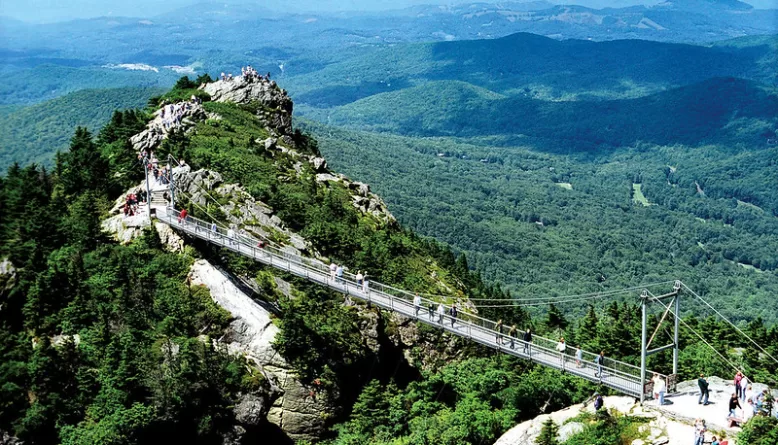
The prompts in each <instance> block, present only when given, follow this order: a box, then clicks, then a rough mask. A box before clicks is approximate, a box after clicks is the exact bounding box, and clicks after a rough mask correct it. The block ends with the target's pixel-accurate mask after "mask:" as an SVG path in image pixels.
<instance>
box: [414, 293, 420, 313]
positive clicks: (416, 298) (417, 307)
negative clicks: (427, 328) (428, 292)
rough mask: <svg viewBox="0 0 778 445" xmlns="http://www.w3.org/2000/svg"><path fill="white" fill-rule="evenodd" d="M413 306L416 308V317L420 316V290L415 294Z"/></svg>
mask: <svg viewBox="0 0 778 445" xmlns="http://www.w3.org/2000/svg"><path fill="white" fill-rule="evenodd" d="M413 308H414V309H415V310H416V318H419V311H420V310H421V296H420V295H419V293H418V292H416V295H414V296H413Z"/></svg>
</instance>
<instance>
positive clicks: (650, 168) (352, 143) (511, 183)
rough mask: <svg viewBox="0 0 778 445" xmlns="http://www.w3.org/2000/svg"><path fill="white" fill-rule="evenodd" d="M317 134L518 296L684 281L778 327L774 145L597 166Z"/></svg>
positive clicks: (676, 152) (524, 150) (740, 315)
mask: <svg viewBox="0 0 778 445" xmlns="http://www.w3.org/2000/svg"><path fill="white" fill-rule="evenodd" d="M308 128H309V129H310V130H311V131H312V132H313V133H314V134H315V135H316V137H317V138H318V140H319V141H320V144H321V147H322V151H323V152H324V154H325V155H326V156H327V157H328V159H330V160H331V162H332V164H333V165H334V166H335V167H336V168H338V169H340V170H341V171H344V172H346V173H347V174H349V175H351V176H353V177H355V178H359V179H361V180H364V181H366V182H369V183H370V184H372V185H373V186H374V187H375V189H376V191H377V192H378V193H380V194H381V195H382V196H384V197H385V199H386V200H387V202H388V203H389V204H390V206H391V208H392V209H393V211H394V212H395V214H396V216H397V217H398V218H399V219H400V220H401V221H402V222H404V223H405V224H407V225H408V226H409V227H411V228H413V229H414V230H417V231H418V232H419V233H421V234H424V235H429V236H435V237H436V238H438V239H439V240H441V241H444V242H446V243H448V244H449V245H451V246H452V247H454V248H455V249H456V250H457V251H461V252H466V253H467V256H468V260H469V261H470V264H471V265H472V266H474V267H476V268H477V269H478V270H480V271H481V272H482V273H483V274H484V276H485V277H487V278H488V279H489V280H492V281H495V282H500V283H503V284H504V285H506V287H507V289H509V290H510V291H511V292H512V293H513V295H515V296H516V297H531V296H548V297H553V296H560V295H575V294H581V293H588V292H596V291H599V290H609V289H619V288H625V287H632V286H639V285H641V284H646V283H654V282H663V281H668V280H674V279H681V280H683V281H684V282H685V283H687V284H688V285H689V286H690V287H691V288H693V289H696V290H697V292H698V293H700V294H701V295H703V296H704V297H705V298H707V299H709V300H710V301H711V302H712V303H713V304H714V305H715V306H716V307H717V308H718V309H719V310H721V311H723V312H724V313H725V314H726V315H727V316H728V317H732V318H733V319H736V320H742V321H750V320H754V319H756V318H757V317H762V318H763V319H764V320H766V321H767V322H768V323H769V324H771V325H772V324H773V323H775V322H776V320H777V319H776V314H778V306H776V303H775V299H774V298H773V295H775V293H776V291H778V275H776V270H777V269H776V267H778V256H776V253H775V252H776V251H778V238H776V236H777V235H778V220H776V218H775V215H778V201H776V197H775V194H774V193H772V192H771V189H770V188H769V186H768V184H774V183H776V181H778V177H777V176H776V169H775V163H776V162H778V151H776V149H774V148H771V149H767V150H761V151H753V152H744V153H741V154H739V155H735V156H731V155H730V153H729V151H728V148H727V147H717V146H706V147H700V148H689V147H683V146H669V147H657V146H653V145H648V144H640V145H637V146H635V147H632V148H629V149H624V150H619V151H617V152H615V153H613V154H609V155H603V156H599V157H595V158H594V159H588V158H581V157H576V156H562V155H554V154H544V153H539V152H537V151H535V150H532V149H531V148H530V147H505V148H499V147H494V146H488V145H487V144H488V143H489V142H490V141H489V140H488V139H485V140H480V139H471V140H462V139H454V138H406V137H400V136H390V135H376V134H372V133H363V132H354V131H344V130H337V129H333V128H332V127H324V126H320V125H318V124H315V125H314V124H310V125H309V126H308ZM388 148H390V149H388ZM636 185H637V187H636ZM697 185H699V186H700V188H701V190H702V192H701V193H700V192H698V190H697ZM635 190H639V195H638V193H636V191H635ZM641 199H642V201H641ZM570 310H572V311H574V312H575V311H576V308H575V307H573V308H570ZM582 310H583V308H582V307H579V308H578V309H577V311H578V313H580V311H582ZM685 310H686V311H688V313H697V314H699V312H698V311H699V310H700V309H698V308H697V307H696V306H695V305H693V304H692V305H690V306H688V307H686V309H685Z"/></svg>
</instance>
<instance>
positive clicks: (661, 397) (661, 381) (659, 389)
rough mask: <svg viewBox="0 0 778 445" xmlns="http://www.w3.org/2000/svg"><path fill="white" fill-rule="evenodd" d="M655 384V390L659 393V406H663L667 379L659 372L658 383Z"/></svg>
mask: <svg viewBox="0 0 778 445" xmlns="http://www.w3.org/2000/svg"><path fill="white" fill-rule="evenodd" d="M654 385H655V386H654V391H656V393H657V394H659V406H663V405H664V404H665V388H666V386H665V379H663V378H662V376H661V375H658V374H657V376H656V383H655V384H654Z"/></svg>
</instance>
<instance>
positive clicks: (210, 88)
mask: <svg viewBox="0 0 778 445" xmlns="http://www.w3.org/2000/svg"><path fill="white" fill-rule="evenodd" d="M200 88H201V89H202V90H203V91H205V92H206V93H208V94H210V96H211V100H213V101H216V102H233V103H236V104H243V105H252V104H256V105H259V106H258V107H257V112H256V115H257V117H259V118H260V119H261V120H262V122H263V123H264V124H265V125H266V126H267V127H268V128H271V129H274V130H275V131H276V132H278V134H279V135H280V136H289V135H291V134H292V111H293V109H294V104H293V102H292V99H291V98H290V97H289V96H288V95H287V94H286V91H285V90H282V89H281V88H279V87H278V85H276V83H275V81H272V80H271V81H267V80H263V79H257V80H252V81H249V80H247V79H246V78H245V77H243V76H240V77H236V78H234V79H233V80H219V81H216V82H212V83H208V84H205V85H203V86H202V87H200ZM289 145H292V144H289Z"/></svg>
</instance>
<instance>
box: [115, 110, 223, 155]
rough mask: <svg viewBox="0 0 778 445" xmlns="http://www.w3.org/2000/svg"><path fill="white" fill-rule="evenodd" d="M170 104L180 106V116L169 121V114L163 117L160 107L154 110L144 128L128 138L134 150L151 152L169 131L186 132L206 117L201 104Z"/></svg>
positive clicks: (165, 137)
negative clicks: (152, 115)
mask: <svg viewBox="0 0 778 445" xmlns="http://www.w3.org/2000/svg"><path fill="white" fill-rule="evenodd" d="M170 105H173V106H177V107H179V108H180V110H181V111H180V112H179V114H180V118H179V119H177V120H173V121H171V120H170V119H169V115H167V114H166V116H168V119H166V118H165V117H163V112H162V110H163V109H162V108H161V109H159V110H157V111H155V112H154V118H153V119H152V120H151V122H149V123H148V125H146V129H145V130H143V131H142V132H140V133H138V134H136V135H135V136H132V137H131V138H130V142H131V143H132V147H133V148H134V149H135V150H136V151H138V152H140V151H143V150H145V151H147V152H151V151H153V150H154V149H156V148H157V147H158V146H159V144H161V143H162V141H164V140H165V139H167V137H168V135H169V134H170V132H172V131H174V130H181V131H184V132H187V131H189V130H191V129H192V128H193V127H194V126H195V124H197V123H198V122H200V121H203V120H205V119H206V118H207V117H208V116H207V115H206V112H205V110H204V109H203V107H202V105H200V104H199V103H191V102H178V103H175V104H170ZM170 105H166V107H170ZM166 113H170V111H167V112H166Z"/></svg>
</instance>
